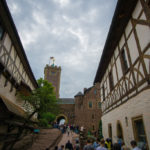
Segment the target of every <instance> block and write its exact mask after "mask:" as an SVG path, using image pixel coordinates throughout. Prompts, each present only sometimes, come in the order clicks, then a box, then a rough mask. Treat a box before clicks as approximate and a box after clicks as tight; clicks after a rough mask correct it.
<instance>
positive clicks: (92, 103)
mask: <svg viewBox="0 0 150 150" xmlns="http://www.w3.org/2000/svg"><path fill="white" fill-rule="evenodd" d="M90 102H91V107H90ZM88 108H89V109H92V108H93V102H92V101H88Z"/></svg>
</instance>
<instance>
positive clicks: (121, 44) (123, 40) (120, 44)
mask: <svg viewBox="0 0 150 150" xmlns="http://www.w3.org/2000/svg"><path fill="white" fill-rule="evenodd" d="M124 43H125V39H124V35H122V37H121V39H120V42H119V46H120V49H122V48H123V45H124Z"/></svg>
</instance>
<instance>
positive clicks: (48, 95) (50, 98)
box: [22, 78, 58, 119]
mask: <svg viewBox="0 0 150 150" xmlns="http://www.w3.org/2000/svg"><path fill="white" fill-rule="evenodd" d="M37 83H38V88H37V89H35V90H33V91H32V93H31V94H30V95H28V96H22V98H23V100H25V104H24V106H25V108H26V110H27V112H28V113H29V112H31V108H30V107H29V105H30V106H32V113H29V116H28V119H31V118H32V116H33V115H34V114H35V113H38V119H40V118H42V115H43V114H44V113H47V112H50V113H51V114H55V115H56V114H57V113H58V104H57V102H58V100H57V99H56V94H55V92H54V88H53V86H52V84H51V83H49V82H48V81H46V80H43V79H42V78H40V79H39V80H37Z"/></svg>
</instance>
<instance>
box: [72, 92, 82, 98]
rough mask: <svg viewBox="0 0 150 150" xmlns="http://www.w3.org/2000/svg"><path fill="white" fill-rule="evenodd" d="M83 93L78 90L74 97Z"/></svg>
mask: <svg viewBox="0 0 150 150" xmlns="http://www.w3.org/2000/svg"><path fill="white" fill-rule="evenodd" d="M82 95H83V94H82V92H78V93H77V94H76V95H75V96H74V97H76V96H82Z"/></svg>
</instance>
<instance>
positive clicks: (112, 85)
mask: <svg viewBox="0 0 150 150" xmlns="http://www.w3.org/2000/svg"><path fill="white" fill-rule="evenodd" d="M109 86H110V90H111V91H112V89H113V88H114V81H113V76H112V72H111V71H110V72H109Z"/></svg>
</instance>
